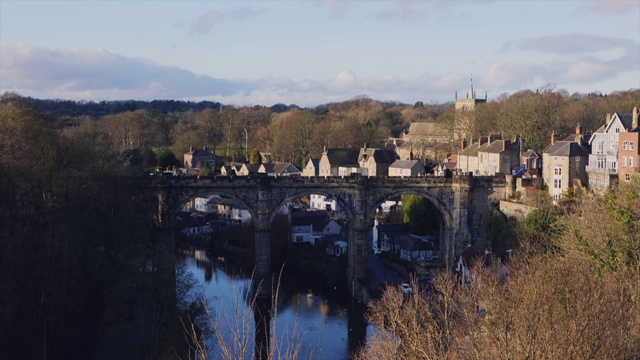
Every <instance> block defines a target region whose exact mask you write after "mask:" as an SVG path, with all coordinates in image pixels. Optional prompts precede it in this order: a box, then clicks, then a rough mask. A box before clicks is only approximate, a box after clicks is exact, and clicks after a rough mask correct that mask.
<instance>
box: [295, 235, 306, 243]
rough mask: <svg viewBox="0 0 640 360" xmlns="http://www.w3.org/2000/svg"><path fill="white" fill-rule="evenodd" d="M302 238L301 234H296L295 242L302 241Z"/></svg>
mask: <svg viewBox="0 0 640 360" xmlns="http://www.w3.org/2000/svg"><path fill="white" fill-rule="evenodd" d="M303 241H304V238H303V237H302V235H297V236H296V242H303Z"/></svg>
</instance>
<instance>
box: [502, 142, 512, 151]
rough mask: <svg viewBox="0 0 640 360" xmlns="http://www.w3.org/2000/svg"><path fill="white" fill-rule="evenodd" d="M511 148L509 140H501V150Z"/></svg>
mask: <svg viewBox="0 0 640 360" xmlns="http://www.w3.org/2000/svg"><path fill="white" fill-rule="evenodd" d="M507 150H511V140H502V151H507Z"/></svg>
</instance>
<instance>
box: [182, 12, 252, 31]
mask: <svg viewBox="0 0 640 360" xmlns="http://www.w3.org/2000/svg"><path fill="white" fill-rule="evenodd" d="M262 12H263V11H262V10H253V9H251V8H249V7H242V8H239V9H234V10H229V11H218V10H211V11H208V12H206V13H204V14H201V15H200V16H198V17H197V18H196V19H195V20H194V21H193V22H192V23H191V30H190V33H191V35H205V34H208V33H209V32H211V30H213V28H215V27H217V26H219V25H220V24H221V23H223V22H225V21H244V20H247V19H250V18H254V17H256V16H258V15H260V14H261V13H262Z"/></svg>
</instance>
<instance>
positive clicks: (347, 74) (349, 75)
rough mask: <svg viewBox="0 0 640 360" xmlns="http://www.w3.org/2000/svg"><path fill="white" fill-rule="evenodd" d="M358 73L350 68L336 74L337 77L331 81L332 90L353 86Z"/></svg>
mask: <svg viewBox="0 0 640 360" xmlns="http://www.w3.org/2000/svg"><path fill="white" fill-rule="evenodd" d="M356 80H357V79H356V75H355V74H354V73H353V72H351V71H349V70H342V71H340V72H339V73H338V75H336V77H335V78H334V79H333V80H332V81H331V82H330V83H329V88H330V89H332V90H345V89H348V88H352V87H353V85H355V83H356Z"/></svg>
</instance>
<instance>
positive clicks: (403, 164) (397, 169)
mask: <svg viewBox="0 0 640 360" xmlns="http://www.w3.org/2000/svg"><path fill="white" fill-rule="evenodd" d="M424 173H425V170H424V166H422V164H421V163H420V162H419V161H418V160H396V161H394V162H393V163H392V164H391V165H390V166H389V176H395V177H415V176H424Z"/></svg>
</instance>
